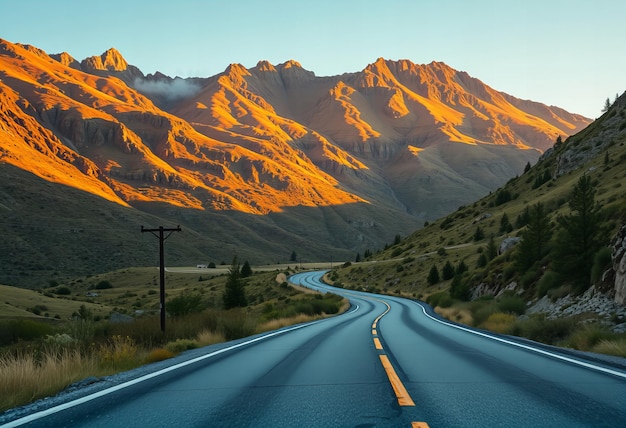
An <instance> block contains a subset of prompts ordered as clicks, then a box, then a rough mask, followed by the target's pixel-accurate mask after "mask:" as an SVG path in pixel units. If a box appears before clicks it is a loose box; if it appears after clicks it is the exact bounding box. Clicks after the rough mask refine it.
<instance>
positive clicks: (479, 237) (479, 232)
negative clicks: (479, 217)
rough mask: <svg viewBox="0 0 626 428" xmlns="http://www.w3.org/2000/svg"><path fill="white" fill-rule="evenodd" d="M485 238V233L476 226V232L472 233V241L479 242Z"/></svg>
mask: <svg viewBox="0 0 626 428" xmlns="http://www.w3.org/2000/svg"><path fill="white" fill-rule="evenodd" d="M484 238H485V232H483V230H482V229H481V228H480V226H476V232H474V241H481V240H482V239H484Z"/></svg>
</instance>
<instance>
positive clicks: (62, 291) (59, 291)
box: [54, 286, 72, 296]
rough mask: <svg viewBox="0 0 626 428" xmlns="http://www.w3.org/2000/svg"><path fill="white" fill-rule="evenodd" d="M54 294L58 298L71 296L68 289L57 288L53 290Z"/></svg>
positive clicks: (70, 291)
mask: <svg viewBox="0 0 626 428" xmlns="http://www.w3.org/2000/svg"><path fill="white" fill-rule="evenodd" d="M54 293H55V294H58V295H59V296H69V295H70V294H72V290H70V288H69V287H65V286H63V287H59V288H57V289H56V290H54Z"/></svg>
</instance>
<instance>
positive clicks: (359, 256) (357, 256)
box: [354, 253, 361, 263]
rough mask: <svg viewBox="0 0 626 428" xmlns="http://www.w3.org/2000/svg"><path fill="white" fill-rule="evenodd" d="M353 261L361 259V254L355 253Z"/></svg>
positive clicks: (357, 261)
mask: <svg viewBox="0 0 626 428" xmlns="http://www.w3.org/2000/svg"><path fill="white" fill-rule="evenodd" d="M354 261H355V262H356V263H359V262H360V261H361V254H359V253H356V257H355V258H354Z"/></svg>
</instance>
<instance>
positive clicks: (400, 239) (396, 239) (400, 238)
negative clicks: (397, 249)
mask: <svg viewBox="0 0 626 428" xmlns="http://www.w3.org/2000/svg"><path fill="white" fill-rule="evenodd" d="M400 242H402V236H400V234H397V235H396V237H395V238H394V240H393V244H394V245H398V244H399V243H400Z"/></svg>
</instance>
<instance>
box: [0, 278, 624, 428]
mask: <svg viewBox="0 0 626 428" xmlns="http://www.w3.org/2000/svg"><path fill="white" fill-rule="evenodd" d="M323 274H324V271H319V272H306V273H300V274H297V275H294V276H292V277H291V278H290V280H291V281H292V282H293V283H295V284H300V285H303V286H306V287H310V288H313V289H317V290H319V291H322V292H329V291H332V292H335V293H337V294H341V295H343V296H345V297H347V298H349V299H350V301H351V303H352V307H351V309H350V310H349V311H348V312H347V313H345V314H343V315H340V316H336V317H332V318H328V319H325V320H321V321H315V322H312V323H306V324H301V325H297V326H292V327H288V328H285V329H281V330H277V331H274V332H270V333H266V334H262V335H257V336H254V337H251V338H247V339H243V340H240V341H235V342H230V343H226V344H221V345H215V346H211V347H207V348H204V349H200V350H194V351H191V352H190V353H187V354H185V355H183V356H181V357H179V358H176V359H174V360H173V361H171V362H161V363H158V364H155V365H151V366H147V367H144V368H142V369H141V370H140V371H139V372H138V374H136V375H132V373H131V375H129V376H127V377H129V379H128V380H124V381H121V382H116V383H115V384H113V385H111V386H106V387H104V386H102V385H101V386H100V387H99V388H98V390H97V391H90V392H89V393H85V394H82V395H81V396H80V397H78V398H72V399H66V400H64V401H63V402H61V403H58V402H55V401H54V399H52V403H51V404H49V405H47V407H46V406H44V407H46V408H41V406H40V407H38V408H37V409H36V411H33V412H32V413H30V414H23V413H22V414H20V415H19V417H18V416H16V417H14V418H13V420H12V421H9V420H3V419H0V423H5V424H6V425H5V426H7V427H9V426H30V427H57V426H67V427H81V426H85V427H111V426H128V427H144V426H151V427H171V426H180V427H187V426H202V427H204V426H207V427H221V426H224V427H231V426H237V427H260V426H268V427H290V426H311V427H374V426H375V427H427V426H430V427H602V426H607V427H624V426H626V371H624V368H623V366H621V367H620V366H619V364H614V365H610V364H608V363H607V362H603V361H602V360H601V358H600V357H598V359H597V360H595V359H588V358H582V357H580V356H578V355H575V354H574V353H567V352H564V351H558V350H557V351H555V350H553V349H552V348H548V347H542V346H535V345H533V344H529V343H528V342H525V341H518V340H515V339H513V338H510V337H505V336H497V335H492V334H489V333H486V332H483V331H478V330H473V329H470V328H467V327H464V326H460V325H456V324H453V323H450V322H448V321H445V320H442V319H440V318H439V317H437V316H436V314H434V313H433V311H432V309H431V308H430V307H428V306H427V305H424V304H422V303H420V302H414V301H410V300H406V299H401V298H397V297H390V296H383V295H373V294H367V293H361V292H355V291H348V290H341V289H335V288H332V287H329V286H327V285H325V284H323V283H322V282H321V281H320V280H321V277H322V275H323ZM619 362H622V361H621V360H620V361H619ZM133 373H135V372H133Z"/></svg>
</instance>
